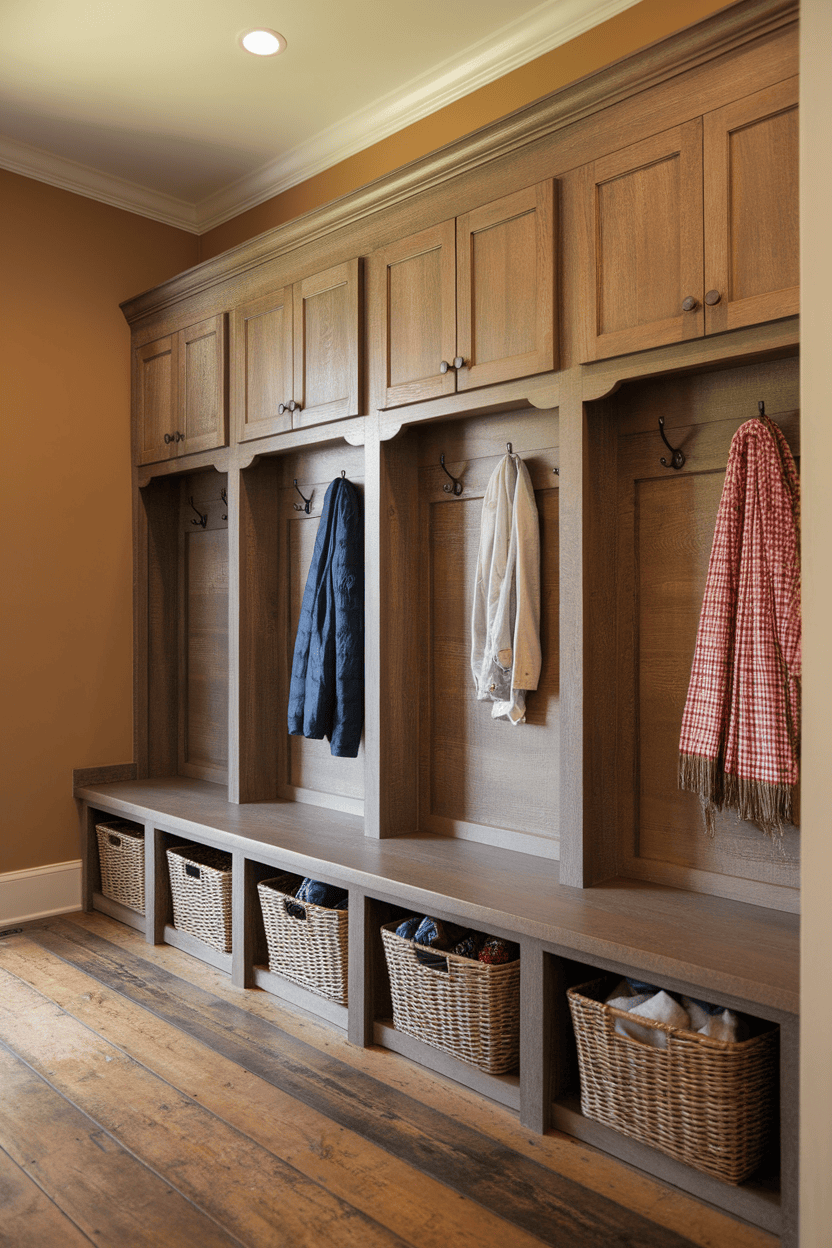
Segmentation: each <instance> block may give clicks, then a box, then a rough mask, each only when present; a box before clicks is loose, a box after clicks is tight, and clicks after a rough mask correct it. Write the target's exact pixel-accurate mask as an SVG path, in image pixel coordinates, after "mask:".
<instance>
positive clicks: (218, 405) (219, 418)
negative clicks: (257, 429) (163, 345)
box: [176, 312, 228, 455]
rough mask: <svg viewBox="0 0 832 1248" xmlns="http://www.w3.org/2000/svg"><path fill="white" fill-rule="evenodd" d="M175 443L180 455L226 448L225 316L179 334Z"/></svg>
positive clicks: (190, 327)
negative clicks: (218, 447) (176, 436)
mask: <svg viewBox="0 0 832 1248" xmlns="http://www.w3.org/2000/svg"><path fill="white" fill-rule="evenodd" d="M177 433H178V434H179V437H178V440H177V442H176V447H177V452H178V454H180V455H190V454H192V453H193V452H194V451H210V450H213V449H214V448H215V447H217V446H225V444H226V442H227V441H228V431H227V427H226V385H225V313H224V312H221V313H219V314H218V315H217V316H211V317H209V318H208V320H205V321H200V322H199V324H198V325H191V326H189V328H188V329H181V330H180V331H179V394H178V422H177Z"/></svg>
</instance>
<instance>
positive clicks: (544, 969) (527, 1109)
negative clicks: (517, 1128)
mask: <svg viewBox="0 0 832 1248" xmlns="http://www.w3.org/2000/svg"><path fill="white" fill-rule="evenodd" d="M556 978H557V976H556V973H555V966H554V964H553V959H552V958H550V957H549V956H548V955H546V954H544V952H543V948H542V946H541V945H540V944H539V943H538V941H532V940H521V942H520V1122H521V1124H522V1125H523V1126H524V1127H528V1128H529V1130H530V1131H537V1132H539V1133H540V1134H541V1135H542V1134H543V1132H544V1131H546V1130H547V1129H548V1127H549V1117H550V1114H551V1101H552V1093H551V1088H552V1065H553V1050H552V1016H553V1014H554V1010H555V992H556V990H557V989H556V984H555V980H556ZM558 987H559V985H558Z"/></svg>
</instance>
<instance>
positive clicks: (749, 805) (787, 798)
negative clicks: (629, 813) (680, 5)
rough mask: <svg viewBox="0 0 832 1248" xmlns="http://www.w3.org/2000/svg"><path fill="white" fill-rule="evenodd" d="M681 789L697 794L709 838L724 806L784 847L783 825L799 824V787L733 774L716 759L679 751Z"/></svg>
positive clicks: (714, 830)
mask: <svg viewBox="0 0 832 1248" xmlns="http://www.w3.org/2000/svg"><path fill="white" fill-rule="evenodd" d="M679 788H680V789H686V790H687V791H688V792H690V793H695V794H696V795H697V796H698V798H699V800H700V802H701V803H702V817H703V819H704V821H705V831H706V833H707V835H708V836H710V837H713V836H714V835H715V833H716V822H715V821H716V814H717V812H718V811H720V810H723V809H725V810H735V811H736V812H737V817H738V818H739V819H748V820H749V821H750V822H751V823H756V824H757V826H758V827H759V828H761V829H762V831H763V832H765V833H766V835H767V836H769V837H771V839H772V840H773V841H777V842H779V843H780V845H781V847H782V838H783V828H784V825H785V824H795V825H796V824H797V821H798V806H799V803H798V794H797V787H796V786H793V785H790V784H769V783H767V782H766V781H764V780H749V779H747V778H745V777H743V776H734V775H730V774H728V773H726V772H725V771H724V770H723V767H722V765H721V763H720V760H719V759H716V758H703V757H702V756H701V755H699V754H680V755H679Z"/></svg>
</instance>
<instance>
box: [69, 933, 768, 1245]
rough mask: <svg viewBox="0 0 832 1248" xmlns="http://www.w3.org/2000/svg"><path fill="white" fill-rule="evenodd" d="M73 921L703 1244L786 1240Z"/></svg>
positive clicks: (254, 997) (162, 953) (214, 979)
mask: <svg viewBox="0 0 832 1248" xmlns="http://www.w3.org/2000/svg"><path fill="white" fill-rule="evenodd" d="M70 921H71V923H72V924H75V925H77V926H79V927H81V928H83V929H85V930H87V931H90V932H93V933H95V934H98V935H99V936H101V937H102V938H104V939H106V940H107V941H108V942H110V943H112V944H115V945H117V946H118V947H120V948H124V949H129V950H131V951H132V952H134V953H137V954H138V955H139V956H140V957H142V958H144V959H146V960H149V961H151V962H153V964H154V965H157V966H159V967H161V968H163V969H165V970H168V971H169V972H170V973H172V974H175V975H177V976H178V977H180V978H185V979H187V980H188V981H189V982H191V983H193V984H195V985H197V986H200V987H202V988H203V989H205V990H206V991H207V992H210V993H212V994H213V995H215V996H219V997H221V998H222V999H223V1000H226V1001H228V1002H230V1003H231V1004H239V1003H240V1002H244V1003H245V1008H246V1009H247V1010H248V1011H250V1012H251V1013H253V1014H255V1015H257V1016H258V1017H262V1018H265V1019H266V1020H268V1021H270V1022H272V1023H274V1024H275V1025H277V1026H278V1027H280V1028H281V1029H282V1030H285V1031H287V1032H288V1033H289V1034H290V1035H293V1036H294V1037H295V1038H296V1039H299V1040H304V1041H305V1042H306V1043H308V1044H311V1045H313V1046H314V1047H316V1048H317V1049H319V1050H320V1051H321V1052H328V1053H332V1054H334V1055H335V1056H337V1057H339V1058H340V1060H342V1061H343V1062H345V1063H346V1064H347V1065H350V1066H353V1067H354V1068H355V1069H357V1070H361V1071H364V1072H365V1073H366V1074H369V1075H371V1076H372V1077H374V1078H376V1079H378V1080H380V1081H381V1082H383V1083H386V1084H387V1085H388V1086H390V1087H393V1088H396V1089H397V1090H399V1091H401V1092H403V1093H405V1094H406V1095H408V1096H411V1097H413V1098H414V1099H416V1100H419V1101H420V1102H421V1103H422V1104H423V1105H425V1106H426V1107H429V1108H433V1109H437V1110H440V1111H441V1112H444V1113H447V1114H450V1115H452V1116H453V1117H455V1118H459V1119H460V1120H461V1121H463V1122H467V1123H468V1124H469V1125H470V1126H472V1127H473V1128H474V1129H475V1130H476V1131H478V1132H479V1133H480V1134H482V1135H484V1136H487V1137H489V1138H490V1139H491V1140H492V1141H493V1142H494V1143H495V1144H496V1145H498V1146H501V1147H507V1148H510V1149H512V1150H513V1151H516V1152H520V1153H522V1154H523V1155H524V1156H526V1157H528V1158H529V1159H530V1160H532V1161H535V1162H537V1163H538V1164H539V1165H541V1166H544V1167H545V1168H546V1169H548V1170H550V1171H552V1172H553V1173H555V1174H560V1175H563V1176H564V1177H566V1178H570V1179H572V1180H574V1181H575V1182H576V1183H579V1184H581V1185H582V1186H584V1187H586V1188H587V1189H588V1190H590V1191H595V1192H597V1193H598V1194H599V1195H601V1196H605V1197H607V1198H609V1199H610V1200H613V1201H615V1202H616V1203H618V1204H620V1205H621V1206H622V1207H623V1208H625V1209H630V1210H631V1211H632V1212H634V1213H637V1214H640V1215H641V1216H643V1217H645V1218H647V1219H648V1220H649V1221H652V1222H655V1223H657V1224H658V1225H659V1226H663V1227H665V1229H667V1230H669V1231H677V1232H679V1233H682V1234H684V1235H686V1236H687V1237H688V1238H689V1239H690V1240H691V1241H692V1242H693V1243H694V1244H696V1245H697V1248H728V1246H730V1248H777V1245H778V1243H779V1240H778V1238H777V1236H775V1235H771V1234H769V1233H768V1232H766V1231H763V1230H760V1229H759V1228H757V1227H753V1226H749V1225H747V1224H746V1223H742V1222H738V1221H737V1220H736V1219H735V1218H732V1217H730V1216H729V1215H727V1214H725V1213H722V1212H721V1211H720V1210H718V1209H715V1208H712V1207H711V1206H709V1205H705V1204H703V1203H702V1202H701V1201H699V1200H697V1199H696V1198H695V1197H692V1196H689V1195H688V1194H687V1193H686V1192H682V1191H680V1190H679V1189H678V1188H673V1187H669V1186H667V1185H666V1184H664V1183H662V1182H660V1181H659V1180H658V1179H654V1178H652V1177H651V1176H650V1175H647V1174H644V1173H643V1172H641V1171H638V1170H634V1169H632V1168H631V1167H629V1166H626V1165H624V1164H623V1163H621V1162H619V1161H618V1160H616V1159H615V1158H613V1157H610V1156H608V1155H607V1154H605V1153H602V1152H599V1151H598V1150H597V1149H594V1148H592V1147H591V1146H589V1145H585V1144H582V1143H581V1142H580V1141H578V1140H576V1139H574V1138H573V1137H572V1136H568V1135H564V1134H562V1133H561V1132H558V1131H549V1132H548V1133H547V1134H546V1135H542V1136H541V1135H536V1134H533V1133H531V1132H529V1131H527V1130H526V1129H525V1128H523V1127H522V1126H521V1125H520V1123H519V1122H518V1120H517V1116H516V1115H515V1114H512V1113H511V1111H509V1110H506V1109H505V1108H504V1107H503V1106H501V1105H498V1104H496V1102H492V1101H488V1100H486V1099H484V1098H483V1097H481V1096H479V1095H478V1094H477V1093H475V1092H472V1091H470V1090H469V1089H468V1088H465V1087H463V1086H462V1085H460V1084H457V1083H454V1082H453V1081H451V1080H449V1079H445V1078H443V1077H442V1076H440V1075H437V1074H435V1073H434V1072H432V1071H429V1070H427V1069H425V1068H424V1067H422V1066H419V1065H417V1064H414V1063H413V1062H411V1061H409V1060H408V1059H406V1058H403V1057H400V1056H399V1055H398V1054H395V1053H392V1052H390V1051H389V1050H385V1049H381V1048H378V1047H371V1048H367V1049H364V1048H359V1047H357V1046H356V1045H352V1044H350V1043H349V1042H348V1041H347V1040H346V1038H344V1037H343V1036H341V1035H340V1034H338V1033H337V1032H335V1031H333V1030H332V1029H331V1028H329V1027H326V1026H325V1025H323V1024H321V1023H320V1022H318V1021H317V1020H315V1019H313V1018H312V1017H311V1016H309V1015H305V1014H303V1013H302V1012H299V1011H297V1010H294V1009H290V1008H288V1007H286V1006H284V1005H283V1004H282V1003H281V1002H280V1000H279V999H278V998H276V997H274V996H272V995H271V994H269V993H266V992H260V991H252V990H242V989H240V988H237V987H235V986H234V985H233V984H232V983H231V981H230V978H229V977H228V975H226V974H223V973H222V972H220V971H217V970H216V969H215V968H213V967H211V966H208V965H207V964H205V963H203V962H200V961H199V960H197V959H195V958H191V957H188V956H186V955H184V954H182V953H181V952H180V951H179V950H178V949H175V948H173V947H172V946H170V945H156V946H153V945H146V944H145V943H144V941H143V938H142V937H141V936H140V935H137V934H136V933H135V932H134V931H132V930H131V929H130V928H128V927H125V926H124V924H122V923H118V922H115V921H114V920H112V919H110V918H108V917H107V916H105V915H103V914H99V913H90V914H84V913H80V912H79V913H76V914H73V915H72V916H71V920H70Z"/></svg>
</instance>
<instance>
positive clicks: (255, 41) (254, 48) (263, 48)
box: [240, 30, 286, 56]
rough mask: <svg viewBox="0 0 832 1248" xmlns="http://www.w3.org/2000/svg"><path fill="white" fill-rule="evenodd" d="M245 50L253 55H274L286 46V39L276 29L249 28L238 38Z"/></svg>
mask: <svg viewBox="0 0 832 1248" xmlns="http://www.w3.org/2000/svg"><path fill="white" fill-rule="evenodd" d="M240 43H242V45H243V47H244V48H245V50H246V52H253V53H254V55H255V56H276V55H277V53H278V52H282V51H283V49H284V48H285V47H286V40H285V39H284V38H283V36H282V35H280V34H278V32H277V31H276V30H249V31H247V32H246V33H245V34H244V35H243V36H242V38H241V39H240Z"/></svg>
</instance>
